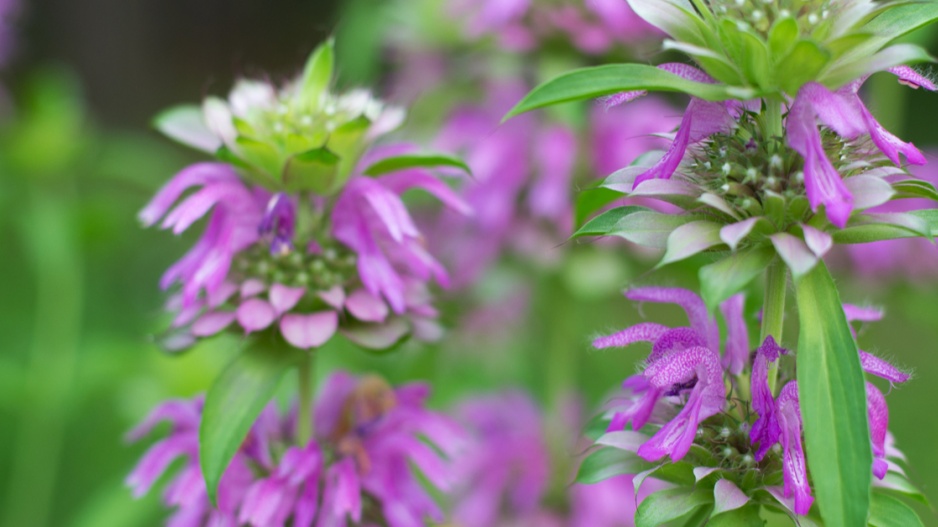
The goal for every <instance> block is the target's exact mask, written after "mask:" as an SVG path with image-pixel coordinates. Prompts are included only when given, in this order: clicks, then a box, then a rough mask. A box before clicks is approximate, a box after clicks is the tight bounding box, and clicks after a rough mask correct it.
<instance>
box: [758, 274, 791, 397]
mask: <svg viewBox="0 0 938 527" xmlns="http://www.w3.org/2000/svg"><path fill="white" fill-rule="evenodd" d="M787 287H788V267H787V266H786V265H785V262H783V261H782V260H780V259H778V258H776V259H775V261H773V262H772V264H771V265H769V269H768V271H767V272H766V275H765V299H764V301H763V304H762V332H761V334H760V336H759V342H760V344H761V343H762V342H763V341H765V339H766V338H768V337H769V336H771V337H772V338H774V339H775V341H776V342H778V343H779V345H781V343H782V328H783V326H784V323H785V290H786V288H787ZM777 378H778V361H775V362H773V363H772V364H771V365H770V366H769V389H770V390H772V392H773V393H774V392H775V384H776V382H777V380H778V379H777Z"/></svg>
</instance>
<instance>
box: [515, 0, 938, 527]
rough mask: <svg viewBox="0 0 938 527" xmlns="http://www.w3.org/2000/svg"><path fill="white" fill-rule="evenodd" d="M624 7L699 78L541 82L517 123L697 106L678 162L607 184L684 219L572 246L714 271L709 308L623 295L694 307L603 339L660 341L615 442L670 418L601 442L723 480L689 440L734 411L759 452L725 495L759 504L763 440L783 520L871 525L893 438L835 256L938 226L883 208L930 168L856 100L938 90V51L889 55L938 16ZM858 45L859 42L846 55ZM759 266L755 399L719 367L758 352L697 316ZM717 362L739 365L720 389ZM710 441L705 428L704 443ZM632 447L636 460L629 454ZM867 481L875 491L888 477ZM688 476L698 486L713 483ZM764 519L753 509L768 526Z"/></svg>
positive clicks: (608, 216) (673, 155) (919, 214)
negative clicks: (653, 98)
mask: <svg viewBox="0 0 938 527" xmlns="http://www.w3.org/2000/svg"><path fill="white" fill-rule="evenodd" d="M629 4H630V5H631V7H632V8H633V9H634V11H635V12H636V13H638V14H639V16H641V17H642V18H644V19H645V20H646V21H647V22H649V23H651V24H652V25H655V26H657V27H658V28H659V29H660V30H662V31H663V32H665V33H667V34H668V36H669V37H670V38H669V39H667V40H666V41H665V43H664V47H665V48H667V49H672V50H677V51H681V52H684V53H685V54H687V55H688V56H689V57H690V58H691V59H692V60H693V61H694V62H695V63H696V64H695V65H690V64H686V63H677V62H675V63H665V64H661V65H658V66H657V67H653V66H645V65H635V64H625V65H605V66H598V67H595V68H587V69H582V70H577V71H574V72H570V73H567V74H564V75H561V76H560V77H558V78H556V79H554V80H552V81H548V82H547V83H544V84H543V85H541V86H539V87H538V88H536V89H535V90H533V91H532V92H531V93H529V94H528V95H527V96H526V97H525V98H524V99H522V100H521V101H520V102H519V103H518V104H517V105H516V106H515V108H514V109H513V110H512V111H511V112H509V114H508V116H509V117H511V116H514V115H517V114H519V113H523V112H526V111H529V110H533V109H536V108H541V107H544V106H548V105H552V104H557V103H561V102H566V101H571V100H579V99H590V98H597V97H603V98H604V99H603V102H604V103H605V104H606V105H608V106H615V105H620V104H629V103H631V101H634V100H636V99H638V98H640V97H642V96H644V95H645V94H646V93H647V92H648V91H651V90H667V91H679V92H683V93H686V94H688V95H690V97H691V99H690V102H689V104H688V106H687V110H686V111H685V113H684V116H683V118H682V121H681V124H680V126H679V127H678V128H677V130H676V131H675V134H674V138H673V141H672V143H671V145H670V147H669V148H667V150H665V151H663V152H660V153H655V155H652V154H649V155H647V156H643V157H641V158H640V159H639V160H638V161H637V162H635V163H633V164H632V165H630V166H627V167H624V168H622V169H620V170H619V171H617V172H616V173H614V174H612V175H611V176H609V177H608V178H607V179H606V181H605V183H604V185H603V186H604V187H605V188H606V189H609V190H612V191H615V192H618V193H620V194H621V195H622V196H623V197H629V198H644V199H654V200H659V201H662V202H665V203H667V204H669V205H671V206H673V207H675V208H676V209H677V211H675V209H671V210H670V211H669V212H667V213H663V212H659V211H658V210H653V209H650V208H646V207H641V206H632V205H629V206H623V207H618V208H615V209H612V210H608V211H605V212H603V213H601V214H599V215H598V216H597V217H595V218H594V219H593V220H591V221H590V222H588V223H587V224H586V225H584V226H583V227H581V228H580V230H579V231H578V232H577V233H576V235H575V236H597V235H600V236H602V235H613V236H618V237H622V238H625V239H626V240H629V241H631V242H633V243H637V244H640V245H645V246H648V247H653V248H659V249H664V254H663V257H662V259H661V261H660V263H659V264H658V265H659V267H660V266H664V265H667V264H670V263H673V262H677V261H681V260H685V259H687V258H690V257H692V256H695V255H697V254H700V253H704V252H707V253H710V254H711V255H712V256H714V258H713V259H712V263H709V264H707V265H705V266H703V267H702V268H700V271H699V277H700V283H701V296H702V299H697V300H693V301H692V300H690V299H689V298H690V297H689V296H686V295H678V294H676V293H673V292H671V293H665V292H662V291H657V292H655V293H650V292H647V291H645V290H638V291H641V292H637V293H635V294H633V292H630V293H629V296H630V298H633V299H636V300H652V301H673V302H677V303H680V304H681V305H682V306H683V307H685V309H686V310H687V312H688V316H689V318H690V321H691V327H690V328H689V329H687V328H674V329H670V330H669V329H668V328H665V327H661V326H658V325H656V324H646V325H641V326H636V327H634V328H630V329H628V330H625V331H623V332H620V333H619V334H616V335H613V336H610V337H608V338H607V339H600V340H599V341H597V345H598V346H601V347H605V346H608V345H626V344H630V343H632V342H635V341H648V342H651V343H652V345H653V349H652V353H651V355H650V356H649V358H648V360H647V362H646V364H645V369H644V372H643V374H642V376H641V377H635V378H630V379H628V380H627V381H626V383H625V387H626V388H627V389H628V391H629V392H630V393H631V394H632V395H633V399H632V402H633V404H631V405H630V406H629V407H628V408H627V409H625V410H623V411H621V412H618V413H616V414H615V415H614V416H612V417H611V425H610V433H616V432H617V431H619V430H621V429H622V427H623V426H625V425H627V424H631V425H632V430H631V431H628V432H630V434H631V432H640V431H642V432H644V430H643V427H644V426H645V425H646V424H647V423H649V422H654V419H653V415H654V414H655V410H656V408H657V407H658V406H659V405H658V404H657V403H658V402H659V401H661V400H667V401H668V402H669V403H670V404H674V405H675V407H674V408H673V409H672V410H671V411H670V412H666V413H664V415H663V417H664V418H663V419H662V420H661V421H660V428H655V429H654V430H655V433H654V435H653V436H651V437H650V438H649V439H647V441H646V440H642V441H639V440H638V438H637V437H636V436H633V435H628V436H622V435H618V436H615V437H609V438H606V439H605V440H600V441H599V442H600V443H601V444H606V445H613V444H615V445H617V446H619V447H620V448H623V449H625V450H628V451H631V452H634V453H635V454H636V455H637V456H638V457H639V458H642V459H645V460H646V461H654V460H657V459H661V458H662V457H664V456H669V457H670V458H671V461H672V462H673V463H679V462H683V461H682V460H683V459H684V458H685V457H689V458H691V459H692V461H691V466H692V467H696V468H698V469H704V468H706V467H713V466H714V465H712V464H710V463H712V461H710V460H709V458H707V457H706V456H702V455H701V456H699V457H697V456H692V454H693V452H692V445H693V444H694V441H695V433H696V431H697V430H698V426H700V425H701V423H705V422H708V421H709V422H713V421H714V420H718V419H720V418H719V417H717V416H718V415H720V414H721V412H724V411H726V410H727V404H729V402H733V404H734V405H737V407H736V408H735V409H734V410H735V412H740V413H735V412H734V414H735V415H734V417H735V420H736V421H735V422H736V423H739V422H742V423H744V424H746V423H747V419H748V418H749V416H750V415H753V414H755V415H759V420H758V421H757V422H756V423H753V424H752V425H751V426H752V427H753V428H752V430H753V433H754V435H753V436H752V442H753V443H754V444H760V445H761V446H760V450H759V451H758V452H757V455H755V456H754V457H747V456H746V455H743V457H742V458H741V459H740V463H739V464H738V465H737V464H736V463H735V461H734V462H732V463H730V465H731V466H734V467H736V468H734V470H737V471H738V474H739V475H740V478H741V479H739V481H734V483H736V485H737V488H736V490H735V491H732V492H729V491H731V490H732V489H727V488H723V489H722V490H720V491H719V492H718V493H717V494H718V495H724V496H726V495H727V492H729V494H734V493H735V494H737V495H738V494H739V493H738V492H736V491H740V490H742V493H743V494H747V493H748V492H749V491H748V490H746V488H747V487H748V486H750V485H751V484H753V481H751V478H753V477H758V476H754V475H753V474H769V473H771V472H772V471H773V467H771V466H767V465H759V466H758V471H756V472H751V471H750V468H749V467H753V466H754V465H753V464H752V463H753V461H755V462H758V463H763V462H764V459H768V458H767V457H765V456H767V453H766V452H765V448H766V445H773V444H780V445H781V451H782V452H781V457H780V458H778V459H777V464H778V465H777V466H780V467H782V469H783V470H782V472H783V476H784V483H785V485H784V489H783V491H782V492H781V494H780V496H779V497H777V499H778V500H779V502H780V503H782V504H783V505H784V504H786V503H787V502H786V501H785V500H786V499H789V498H791V499H793V500H794V501H793V503H788V505H789V508H790V510H791V511H793V513H794V514H796V515H806V514H808V513H809V511H810V510H811V506H812V501H813V499H814V498H813V493H815V492H816V494H817V499H818V504H819V508H820V514H821V515H822V517H823V518H824V521H825V523H826V524H828V525H860V524H862V523H864V522H865V521H866V520H867V516H868V514H869V507H870V505H869V504H870V499H871V498H870V493H869V487H870V481H871V473H870V471H869V470H868V469H866V468H865V465H867V464H872V462H873V459H874V456H873V452H872V451H871V442H870V440H869V439H867V438H870V437H871V431H873V430H879V429H881V426H880V425H879V424H877V423H876V421H877V419H876V418H875V416H877V415H879V413H878V410H877V409H878V408H880V407H881V404H879V402H878V401H879V400H878V398H877V397H876V396H875V394H874V395H872V396H871V395H868V394H869V393H871V392H868V390H866V388H865V382H864V379H863V372H864V370H866V371H867V372H868V373H873V374H876V373H875V372H873V371H871V370H870V369H869V368H867V366H866V365H865V364H864V361H865V360H866V359H864V355H863V354H862V353H859V354H858V353H857V351H856V344H855V342H854V338H853V336H852V335H851V331H850V326H849V324H848V321H847V318H846V317H845V316H844V313H843V312H842V309H841V306H840V298H839V294H838V292H837V290H836V288H835V286H834V282H833V280H832V278H831V277H830V275H829V274H828V272H827V269H826V266H825V264H824V263H823V258H824V257H825V255H827V254H828V252H829V251H830V250H831V248H832V247H833V246H834V244H837V243H866V242H871V241H878V240H883V239H890V238H896V237H908V236H922V237H931V235H932V233H933V232H935V231H936V227H938V225H936V223H935V218H934V215H932V214H930V211H911V212H903V213H890V214H883V213H878V212H875V211H874V210H873V209H874V208H875V207H877V206H879V205H882V204H885V203H887V202H889V201H890V200H893V199H903V198H907V197H911V195H912V193H910V192H908V191H907V190H906V189H908V188H911V187H912V186H916V187H920V188H923V189H927V190H926V191H923V192H922V194H925V193H928V194H930V193H931V189H933V188H934V187H932V186H931V185H930V184H929V183H926V182H922V181H917V180H914V178H913V176H912V175H911V174H910V173H909V172H908V171H907V169H906V167H907V166H908V165H921V164H924V163H925V157H924V156H923V155H922V153H921V152H920V151H919V150H918V149H917V148H916V147H915V146H914V145H912V144H911V143H907V142H904V141H902V140H901V139H899V138H897V137H896V136H894V135H893V134H891V133H890V132H889V131H887V130H886V129H885V128H884V127H883V126H882V125H881V124H880V123H879V122H878V121H876V119H875V118H874V117H873V115H872V114H871V113H870V111H869V110H868V109H867V107H866V105H865V103H864V102H863V100H862V99H861V97H860V89H861V87H862V85H863V83H864V82H865V81H866V80H867V79H868V78H869V76H870V75H872V74H874V73H876V72H880V71H883V72H888V73H889V74H891V75H893V76H895V77H896V78H897V80H898V82H899V83H901V84H903V85H905V86H907V87H911V88H921V89H925V90H929V91H936V90H938V86H936V85H935V83H934V82H932V80H931V79H929V78H928V77H927V76H925V75H923V74H921V73H920V72H918V71H916V70H914V69H913V68H911V67H909V66H908V64H910V63H915V62H930V61H932V58H931V57H930V56H929V55H928V53H927V52H925V50H923V49H922V48H920V47H918V46H915V45H910V44H892V42H893V41H894V40H895V39H897V38H898V37H900V36H902V35H904V34H906V33H908V32H910V31H912V30H914V29H916V28H919V27H921V26H922V25H924V24H928V23H930V22H932V21H935V20H938V5H935V4H932V3H929V4H927V5H926V4H905V3H902V2H882V3H874V2H871V1H865V0H829V1H828V0H824V1H822V0H811V1H807V2H793V1H790V0H775V1H771V2H744V1H738V2H736V1H724V0H714V1H712V2H702V1H701V2H697V1H695V2H693V4H692V6H691V4H688V3H687V2H683V1H679V0H654V1H652V0H629ZM844 39H845V40H844ZM853 39H856V41H857V42H861V41H862V42H861V43H859V44H857V45H856V46H844V47H842V46H841V44H842V43H843V42H845V41H846V40H851V41H853ZM935 195H938V194H935ZM933 196H934V195H933ZM766 270H767V273H766V277H765V284H766V285H765V288H766V289H765V299H764V302H765V303H764V309H763V321H762V328H761V331H760V333H761V337H762V338H761V340H760V342H761V343H762V345H761V346H760V348H759V349H760V350H763V351H762V353H761V354H760V353H759V352H757V354H756V355H757V357H756V361H755V362H753V363H752V364H751V365H750V366H749V368H750V371H749V375H750V379H751V382H752V383H753V384H751V385H750V387H751V397H752V399H751V400H750V399H748V398H747V397H746V395H747V394H745V393H744V392H743V391H738V392H737V393H732V394H731V393H726V391H725V390H726V388H727V387H733V388H734V390H735V389H736V387H738V386H740V385H742V384H744V383H745V380H746V379H745V375H746V373H745V368H746V361H745V360H744V361H742V362H741V363H740V362H737V361H735V360H734V359H732V358H727V355H732V354H731V353H730V350H731V349H743V350H747V349H749V347H748V342H745V341H744V340H743V341H741V344H740V345H734V346H729V345H727V346H726V349H725V350H724V357H723V359H720V355H719V352H720V348H719V343H718V342H717V340H718V339H715V338H713V337H712V336H710V332H711V331H713V330H712V329H711V327H710V326H709V325H708V324H709V323H708V322H704V321H706V320H707V318H706V317H705V316H704V315H703V313H705V312H706V311H707V310H710V311H713V310H715V309H716V308H717V307H718V306H719V307H721V310H722V311H723V312H724V314H727V313H729V314H731V316H729V318H731V319H732V318H734V316H735V315H732V314H735V313H738V311H739V310H738V307H737V306H734V305H732V304H730V305H727V304H726V302H729V301H730V299H732V298H734V295H737V294H740V293H743V292H745V291H746V290H747V289H748V287H749V284H750V283H751V282H752V281H754V280H756V279H757V278H759V277H760V276H762V274H763V272H764V271H766ZM788 272H791V276H792V278H793V281H794V284H795V290H796V299H797V305H798V318H799V326H800V328H799V338H798V344H797V346H790V347H792V348H793V349H797V351H798V353H797V355H796V356H795V357H796V360H795V363H796V365H795V368H794V370H792V368H790V367H789V368H788V369H787V370H786V369H785V366H784V364H782V363H781V361H780V360H777V359H776V358H775V356H776V355H785V354H786V353H782V352H779V351H777V350H775V347H776V346H778V345H781V343H782V329H783V325H784V308H785V293H786V287H787V276H788ZM633 291H636V290H633ZM737 302H738V301H737ZM727 324H728V326H729V327H738V326H739V325H740V323H739V322H736V323H731V322H730V321H729V320H728V321H727ZM743 325H744V324H743ZM743 355H744V356H745V352H743ZM787 355H789V356H791V355H792V354H787ZM760 357H761V358H760ZM718 364H720V365H722V366H723V367H724V368H729V369H727V370H726V371H725V372H724V374H723V375H721V374H720V372H719V370H718V369H717V365H718ZM735 364H741V365H742V367H737V366H735ZM793 371H794V372H796V373H795V374H793V373H792V372H793ZM727 376H729V377H732V378H731V379H726V377H727ZM726 381H728V382H726ZM757 381H758V384H756V382H757ZM724 383H725V384H724ZM779 386H782V388H781V389H780V390H778V389H777V388H778V387H779ZM776 393H778V396H777V397H776V395H775V394H776ZM867 401H870V402H868V404H864V402H867ZM747 403H748V404H750V405H751V406H748V408H751V411H750V410H749V409H747ZM724 426H725V428H726V430H727V432H726V433H725V434H724V433H723V431H722V430H723V429H721V431H720V434H719V437H721V438H722V439H721V441H724V442H729V445H727V446H726V447H725V450H724V451H723V454H724V456H725V457H728V458H732V459H735V458H733V456H734V452H739V448H742V445H741V444H738V443H737V442H736V440H735V439H732V438H733V437H734V433H733V428H734V427H735V425H734V426H728V423H726V424H724ZM877 434H878V432H876V433H874V434H873V436H876V435H877ZM626 437H629V438H631V439H628V440H627V439H626ZM707 438H708V436H707V434H706V433H704V443H706V439H707ZM604 441H605V442H604ZM878 442H879V440H878V439H874V440H873V443H878ZM635 443H640V445H639V446H638V447H637V448H631V445H634V444H635ZM802 446H804V447H806V449H807V455H805V453H804V451H803V448H802ZM874 450H876V451H881V450H882V449H881V448H880V447H875V448H874ZM711 453H712V451H711ZM867 460H869V463H867ZM860 466H864V468H862V469H861V468H860ZM808 468H810V473H809V472H808ZM750 472H751V473H750ZM707 473H709V472H703V473H702V474H707ZM875 473H876V475H877V477H878V476H879V475H880V474H882V470H881V469H876V470H875ZM747 474H749V475H748V477H749V478H750V479H749V480H747ZM695 475H696V476H697V477H696V479H697V482H698V485H697V486H699V483H700V481H701V479H702V478H703V477H704V476H703V475H700V474H697V473H696V471H695ZM769 486H771V484H769ZM691 487H693V486H691ZM764 488H766V489H768V487H764ZM684 490H685V489H681V490H680V491H678V490H675V493H679V492H684ZM768 492H769V493H770V494H771V493H772V491H771V490H768ZM750 496H751V495H750ZM662 503H663V502H662ZM716 506H717V509H718V511H719V513H718V514H716V516H719V515H721V514H723V513H725V512H726V511H727V509H726V508H725V506H726V503H721V502H720V499H719V497H717V501H716ZM651 507H652V506H651V505H649V511H651V510H652V509H651ZM662 507H664V505H663V504H662ZM758 507H759V505H755V506H754V507H750V508H749V511H750V512H747V513H745V514H750V513H752V514H755V515H756V517H757V516H758ZM646 512H648V511H646ZM684 512H689V511H684ZM659 513H660V514H663V513H662V512H661V511H660V510H658V511H655V513H654V514H657V516H655V515H647V516H643V511H642V510H639V514H638V517H637V521H638V520H639V519H641V520H642V521H638V523H639V524H640V525H650V524H653V523H655V522H652V520H651V518H657V519H658V520H657V523H661V520H662V516H660V514H659ZM649 514H651V512H649ZM740 514H743V513H742V512H740ZM716 516H715V517H716ZM668 519H673V518H670V517H669V518H668Z"/></svg>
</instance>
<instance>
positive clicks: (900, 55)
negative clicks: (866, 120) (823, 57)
mask: <svg viewBox="0 0 938 527" xmlns="http://www.w3.org/2000/svg"><path fill="white" fill-rule="evenodd" d="M934 60H935V59H934V58H932V56H931V55H929V54H928V51H926V50H925V49H924V48H922V47H921V46H917V45H915V44H896V45H894V46H890V47H888V48H886V49H884V50H882V51H880V52H878V53H875V54H872V55H867V56H865V57H860V58H854V57H853V56H852V55H851V57H850V58H849V59H844V60H842V61H841V60H838V61H836V62H834V64H833V65H832V66H831V67H830V69H829V70H827V71H825V72H824V73H823V74H822V75H820V76H819V77H818V79H817V80H818V82H821V83H823V84H824V85H825V86H827V87H828V88H831V89H836V88H840V87H841V86H843V85H844V84H847V83H848V82H850V81H852V80H854V79H857V78H860V77H865V76H867V75H872V74H873V73H876V72H878V71H885V70H887V69H889V68H891V67H893V66H900V65H903V64H914V63H917V62H934Z"/></svg>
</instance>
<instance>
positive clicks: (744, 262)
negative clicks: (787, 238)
mask: <svg viewBox="0 0 938 527" xmlns="http://www.w3.org/2000/svg"><path fill="white" fill-rule="evenodd" d="M774 257H775V251H773V250H772V248H771V247H766V246H760V247H754V248H752V249H749V250H747V251H742V252H737V253H733V254H731V255H729V256H727V257H726V258H724V259H722V260H720V261H718V262H715V263H712V264H710V265H706V266H704V267H701V268H700V273H699V274H700V296H701V297H703V299H704V302H706V304H707V307H708V308H710V309H714V308H715V307H716V306H718V305H719V304H720V302H723V301H724V300H726V299H727V298H729V297H731V296H733V295H735V294H736V293H738V292H740V291H741V290H742V289H743V288H744V287H746V285H747V284H749V282H751V281H753V280H754V279H755V278H756V277H757V276H759V275H761V274H762V272H763V271H765V268H766V267H768V265H769V264H770V263H771V262H772V258H774Z"/></svg>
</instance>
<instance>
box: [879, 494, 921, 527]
mask: <svg viewBox="0 0 938 527" xmlns="http://www.w3.org/2000/svg"><path fill="white" fill-rule="evenodd" d="M869 525H870V527H923V526H924V525H925V524H923V523H922V519H921V518H919V517H918V514H916V512H915V510H914V509H912V507H909V506H908V505H906V504H905V503H903V502H902V501H901V500H899V499H896V498H893V497H892V496H889V495H886V494H883V493H881V492H874V493H873V498H872V500H871V503H870V523H869Z"/></svg>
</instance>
